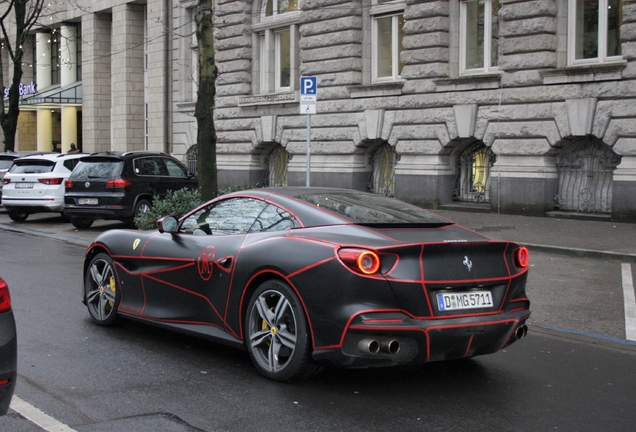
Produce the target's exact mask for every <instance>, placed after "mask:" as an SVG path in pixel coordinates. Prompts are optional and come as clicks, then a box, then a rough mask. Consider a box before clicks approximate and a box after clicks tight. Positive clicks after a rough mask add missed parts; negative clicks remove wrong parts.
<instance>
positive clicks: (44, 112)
mask: <svg viewBox="0 0 636 432" xmlns="http://www.w3.org/2000/svg"><path fill="white" fill-rule="evenodd" d="M52 150H53V115H52V113H51V110H50V109H48V108H38V151H52Z"/></svg>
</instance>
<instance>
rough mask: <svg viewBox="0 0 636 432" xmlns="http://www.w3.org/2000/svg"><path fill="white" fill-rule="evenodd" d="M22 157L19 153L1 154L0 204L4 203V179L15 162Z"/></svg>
mask: <svg viewBox="0 0 636 432" xmlns="http://www.w3.org/2000/svg"><path fill="white" fill-rule="evenodd" d="M18 157H20V155H18V154H17V153H0V204H1V203H2V179H3V178H4V175H5V174H6V173H7V171H9V168H11V165H12V164H13V160H14V159H16V158H18Z"/></svg>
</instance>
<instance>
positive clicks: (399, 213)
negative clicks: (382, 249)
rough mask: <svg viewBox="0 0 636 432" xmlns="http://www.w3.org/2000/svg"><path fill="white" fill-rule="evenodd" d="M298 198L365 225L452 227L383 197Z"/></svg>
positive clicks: (325, 195) (331, 196) (333, 195)
mask: <svg viewBox="0 0 636 432" xmlns="http://www.w3.org/2000/svg"><path fill="white" fill-rule="evenodd" d="M298 198H300V199H302V200H304V201H307V202H308V203H311V204H314V205H315V206H317V207H319V208H321V209H324V210H328V211H330V212H332V213H336V214H337V215H339V216H342V217H344V218H345V219H347V220H350V221H351V222H353V223H356V224H362V225H373V226H376V225H377V226H384V225H389V226H390V225H405V224H406V225H421V224H424V225H431V224H433V225H448V224H449V223H450V222H448V221H447V220H445V219H442V218H440V217H438V216H436V215H434V214H431V213H429V212H427V211H426V210H424V209H422V208H420V207H417V206H414V205H411V204H408V203H405V202H403V201H399V200H396V199H393V198H389V197H386V196H382V195H373V194H366V193H346V192H343V193H323V194H310V195H301V196H299V197H298Z"/></svg>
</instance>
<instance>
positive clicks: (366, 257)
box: [338, 248, 380, 275]
mask: <svg viewBox="0 0 636 432" xmlns="http://www.w3.org/2000/svg"><path fill="white" fill-rule="evenodd" d="M338 256H339V257H340V259H341V260H342V262H343V263H345V264H346V265H347V266H348V267H349V268H351V269H352V270H354V271H356V272H359V273H363V274H365V275H372V274H375V273H377V272H378V271H379V270H380V257H379V256H378V254H376V253H375V252H373V251H370V250H367V249H353V248H343V249H340V250H339V251H338Z"/></svg>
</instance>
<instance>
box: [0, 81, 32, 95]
mask: <svg viewBox="0 0 636 432" xmlns="http://www.w3.org/2000/svg"><path fill="white" fill-rule="evenodd" d="M18 92H19V93H20V96H28V95H32V94H35V93H36V92H37V86H36V85H35V83H34V82H33V81H31V83H30V84H22V83H20V86H19V87H18ZM2 95H3V96H4V98H5V99H6V98H8V97H9V88H8V87H5V88H4V89H3V92H2Z"/></svg>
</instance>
